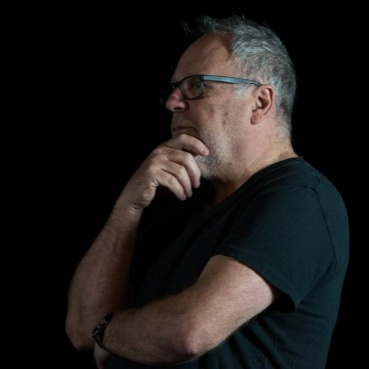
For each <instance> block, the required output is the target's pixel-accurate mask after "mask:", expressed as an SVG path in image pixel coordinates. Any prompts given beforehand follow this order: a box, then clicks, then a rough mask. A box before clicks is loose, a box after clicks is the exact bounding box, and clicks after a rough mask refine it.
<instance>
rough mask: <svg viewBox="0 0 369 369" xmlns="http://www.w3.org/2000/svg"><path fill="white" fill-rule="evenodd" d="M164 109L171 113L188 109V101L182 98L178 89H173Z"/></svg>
mask: <svg viewBox="0 0 369 369" xmlns="http://www.w3.org/2000/svg"><path fill="white" fill-rule="evenodd" d="M165 107H166V108H167V109H168V110H169V111H171V112H175V111H183V110H186V109H188V101H187V100H186V99H185V98H184V97H183V96H182V93H181V90H180V89H179V87H177V88H175V89H174V90H173V91H172V92H171V94H170V95H169V96H168V98H167V100H166V102H165Z"/></svg>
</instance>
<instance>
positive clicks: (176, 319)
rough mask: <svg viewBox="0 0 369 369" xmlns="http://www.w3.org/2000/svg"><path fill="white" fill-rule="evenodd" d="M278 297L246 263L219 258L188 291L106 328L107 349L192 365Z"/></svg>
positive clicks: (121, 316)
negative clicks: (192, 361)
mask: <svg viewBox="0 0 369 369" xmlns="http://www.w3.org/2000/svg"><path fill="white" fill-rule="evenodd" d="M277 294H278V291H277V290H276V289H275V288H273V287H272V286H271V285H270V284H268V283H267V282H266V281H265V280H264V279H263V278H262V277H260V276H259V275H258V274H257V273H255V272H254V271H253V270H252V269H250V268H248V267H247V266H245V265H244V264H241V263H240V262H238V261H236V260H234V259H231V258H229V257H227V256H221V255H218V256H214V257H212V258H211V259H210V261H209V262H208V264H207V265H206V267H205V268H204V270H203V272H202V274H201V275H200V277H199V279H198V281H197V282H196V283H195V284H194V285H193V286H191V287H189V288H188V289H186V290H184V291H182V292H181V293H179V294H177V295H174V296H168V297H165V298H163V299H160V300H157V301H154V302H152V303H149V304H148V305H146V306H143V307H141V308H138V309H126V310H122V311H118V312H117V313H116V314H115V315H114V317H113V318H112V320H111V322H110V323H109V325H108V326H107V328H106V330H105V334H104V345H105V347H106V348H107V349H108V350H109V351H110V352H113V353H115V354H118V355H120V356H124V357H126V358H128V359H130V360H132V361H137V362H140V363H144V364H149V365H160V364H161V365H165V364H177V363H181V362H186V361H189V360H192V359H195V358H197V357H199V356H201V355H203V354H204V353H206V352H207V351H209V350H211V349H213V348H215V347H216V346H218V345H219V344H220V343H221V342H223V341H224V340H225V339H226V338H227V337H228V336H229V335H230V334H231V333H232V332H234V331H235V330H236V329H237V328H239V327H240V326H242V325H243V324H245V323H246V322H247V321H248V320H250V319H251V318H252V317H254V316H256V315H257V314H259V313H260V312H261V311H263V310H264V309H265V308H267V307H268V306H269V305H270V304H271V303H272V302H273V301H274V299H275V298H276V296H277Z"/></svg>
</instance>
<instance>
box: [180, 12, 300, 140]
mask: <svg viewBox="0 0 369 369" xmlns="http://www.w3.org/2000/svg"><path fill="white" fill-rule="evenodd" d="M183 27H184V31H185V33H186V35H187V36H188V37H189V38H190V39H196V38H198V37H201V36H203V35H206V34H209V33H214V34H218V35H222V34H223V35H228V36H230V42H229V47H230V53H231V55H232V58H233V60H234V62H235V63H236V65H237V66H238V75H239V76H243V77H244V78H249V79H252V80H255V81H257V82H259V83H262V84H270V85H271V86H273V88H274V89H275V95H276V99H275V104H276V107H277V117H276V119H277V120H278V122H279V123H280V124H281V125H283V126H284V127H285V129H286V130H287V132H288V134H289V135H290V134H291V116H292V110H293V104H294V99H295V93H296V73H295V69H294V65H293V62H292V60H291V58H290V56H289V54H288V51H287V49H286V47H285V46H284V44H283V43H282V41H281V39H280V38H279V37H278V35H276V34H275V33H274V32H273V31H272V30H271V29H270V28H269V27H267V26H266V25H263V24H259V23H256V22H253V21H251V20H248V19H246V18H244V17H242V16H239V15H233V16H229V17H226V18H223V19H214V18H211V17H209V16H204V17H202V18H199V19H197V22H196V23H195V24H191V25H190V24H189V23H183ZM241 87H243V86H241Z"/></svg>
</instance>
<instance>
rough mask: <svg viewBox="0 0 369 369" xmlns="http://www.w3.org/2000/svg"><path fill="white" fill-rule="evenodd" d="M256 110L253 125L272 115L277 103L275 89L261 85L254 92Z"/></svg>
mask: <svg viewBox="0 0 369 369" xmlns="http://www.w3.org/2000/svg"><path fill="white" fill-rule="evenodd" d="M253 95H254V99H255V100H254V108H253V110H252V115H251V123H252V124H258V123H260V122H262V121H263V120H264V119H265V118H266V117H267V116H268V115H270V114H271V112H272V110H273V106H274V101H275V93H274V89H273V87H272V86H271V85H261V86H259V87H258V88H257V89H255V90H254V93H253Z"/></svg>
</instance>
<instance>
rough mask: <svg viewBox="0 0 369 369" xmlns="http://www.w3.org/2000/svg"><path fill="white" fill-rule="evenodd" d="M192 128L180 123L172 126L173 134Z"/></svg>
mask: <svg viewBox="0 0 369 369" xmlns="http://www.w3.org/2000/svg"><path fill="white" fill-rule="evenodd" d="M190 130H191V127H189V126H180V125H174V126H173V127H172V135H173V136H178V135H180V134H182V133H188V132H189V131H190Z"/></svg>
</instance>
